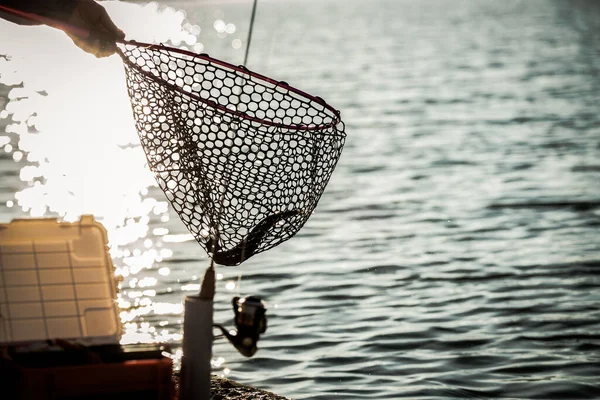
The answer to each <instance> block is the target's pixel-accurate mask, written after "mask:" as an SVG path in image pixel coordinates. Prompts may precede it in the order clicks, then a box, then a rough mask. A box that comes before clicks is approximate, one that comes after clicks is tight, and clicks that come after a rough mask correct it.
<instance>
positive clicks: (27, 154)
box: [0, 2, 239, 370]
mask: <svg viewBox="0 0 600 400" xmlns="http://www.w3.org/2000/svg"><path fill="white" fill-rule="evenodd" d="M104 5H105V6H106V7H107V9H108V10H109V13H110V14H111V16H112V17H113V19H114V20H115V22H116V24H117V25H118V26H119V27H120V28H122V29H123V30H124V31H125V32H126V33H127V38H128V39H135V40H137V41H142V42H150V43H153V42H156V43H167V44H169V45H172V46H187V47H188V48H191V49H193V50H196V51H202V50H203V48H204V45H203V43H201V42H200V41H199V40H198V36H199V35H200V33H201V27H200V26H198V25H196V24H193V23H190V22H187V20H186V15H185V12H184V11H181V10H179V11H178V10H176V9H174V8H172V7H166V6H159V5H158V4H157V3H150V4H146V5H141V6H140V5H135V4H124V3H118V2H105V3H104ZM218 17H219V18H223V15H222V13H221V14H218ZM214 27H215V30H216V31H217V32H216V33H215V34H218V35H219V37H225V36H228V35H231V34H233V33H234V32H235V29H236V28H235V25H234V24H233V23H230V22H228V23H226V22H224V21H223V20H222V19H216V20H215V22H214ZM0 32H1V36H2V37H3V38H14V40H10V41H6V40H3V41H2V48H1V49H0V54H3V55H6V57H5V58H0V83H1V84H4V85H9V86H13V87H12V88H11V89H10V91H9V92H8V93H7V96H6V98H7V99H8V103H7V104H6V105H5V107H4V99H2V103H1V104H0V109H2V108H4V110H3V111H2V112H1V114H0V118H2V119H3V120H5V121H4V122H5V123H4V124H2V125H1V127H4V125H6V134H7V136H0V149H2V151H3V152H5V153H6V154H7V155H9V156H10V158H11V159H12V161H13V162H15V163H17V164H18V165H19V176H18V178H19V179H20V181H22V182H23V184H20V185H18V187H17V188H15V189H16V191H15V192H14V193H13V198H11V199H8V200H5V204H6V206H7V207H8V208H13V207H19V208H20V209H21V210H22V214H23V215H28V216H31V217H42V216H57V217H59V218H61V219H63V220H65V221H76V220H77V219H79V217H80V216H81V215H82V214H93V215H94V216H95V218H96V219H97V220H98V221H100V222H102V224H103V225H104V226H105V227H106V229H107V231H108V236H109V241H110V252H111V255H112V257H113V260H114V262H115V265H116V266H117V275H118V276H120V278H121V283H120V293H119V297H118V304H119V306H120V308H121V313H120V316H121V319H122V321H123V328H124V329H123V338H122V343H135V342H155V341H160V342H169V343H176V344H178V343H179V342H180V341H181V338H182V335H181V316H182V312H183V306H182V303H181V301H182V299H183V293H182V292H193V291H196V292H197V291H198V289H199V284H198V283H184V284H181V285H180V284H179V282H181V279H180V277H178V278H174V279H173V280H172V281H171V280H170V275H171V270H170V268H168V267H165V266H161V265H160V263H161V262H162V261H163V260H165V259H169V258H170V257H171V256H172V255H173V252H172V250H171V249H170V248H169V247H168V244H170V243H183V242H189V241H193V238H192V236H191V235H190V234H188V233H186V232H181V231H180V232H178V233H175V234H169V232H170V228H169V227H168V223H169V222H170V220H171V218H170V216H169V213H168V211H169V208H168V204H167V202H166V201H165V199H164V196H163V195H162V193H161V192H160V191H159V190H158V189H157V187H156V182H155V180H154V177H153V176H152V174H151V172H150V171H149V169H148V168H147V165H146V160H145V157H144V154H143V151H142V149H141V147H140V145H139V140H138V137H137V133H136V132H135V128H134V122H133V118H132V113H131V106H130V104H129V98H128V95H127V90H126V86H125V78H124V71H123V65H122V61H121V59H120V58H119V57H118V56H112V57H109V58H106V59H96V58H95V57H93V56H91V55H88V54H87V53H84V52H82V51H81V50H79V49H78V48H77V47H76V46H74V45H73V44H72V43H71V40H70V39H69V38H68V37H67V36H66V35H64V34H63V33H62V32H60V31H57V30H53V29H50V28H47V27H21V26H18V25H14V24H11V23H8V22H6V21H4V20H0ZM238 40H239V39H238ZM15 216H21V215H19V212H13V213H12V215H11V216H10V218H11V219H12V218H13V217H15ZM3 217H5V216H4V215H3ZM159 221H160V222H159ZM157 223H160V225H156V224H157ZM174 223H175V224H176V229H181V227H180V226H178V225H177V224H178V220H177V221H174ZM152 224H154V226H151V225H152ZM198 251H200V250H199V247H198ZM200 270H201V269H200V267H198V269H197V270H195V273H196V275H194V276H192V281H191V282H198V280H199V276H198V274H199V273H200ZM219 278H220V279H222V275H220V277H219ZM188 279H189V277H188ZM159 280H161V281H162V282H163V283H164V281H167V283H169V282H170V283H174V284H176V285H174V286H177V288H176V289H177V290H176V292H177V293H174V294H173V295H172V296H169V294H171V293H172V292H173V288H172V287H167V288H166V289H164V288H161V289H160V291H161V293H160V294H161V296H160V298H158V297H157V284H158V283H159ZM163 286H164V285H163ZM165 299H168V301H165ZM152 316H160V317H161V318H170V317H172V318H170V319H165V320H161V321H152V322H147V319H148V318H149V317H152ZM180 354H181V352H180V351H177V352H176V354H175V359H176V361H177V359H178V355H179V356H180ZM223 364H224V359H223V357H220V358H218V359H217V361H215V367H218V370H223V367H224V366H223Z"/></svg>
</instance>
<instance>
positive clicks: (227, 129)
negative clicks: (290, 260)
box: [119, 42, 346, 265]
mask: <svg viewBox="0 0 600 400" xmlns="http://www.w3.org/2000/svg"><path fill="white" fill-rule="evenodd" d="M119 54H120V56H121V58H123V60H124V64H125V71H126V76H127V86H128V91H129V96H130V98H131V104H132V108H133V113H134V119H135V123H136V128H137V131H138V133H139V136H140V140H141V143H142V147H143V149H144V151H145V153H146V157H147V160H148V165H149V167H150V169H151V170H152V171H153V172H154V174H155V176H156V178H157V181H158V184H159V186H160V187H161V189H162V190H163V191H164V193H165V195H166V197H167V199H168V200H169V201H170V202H171V204H172V206H173V208H174V209H175V211H176V212H177V214H179V216H180V217H181V219H182V221H183V223H184V224H185V225H186V226H187V228H188V229H189V231H190V232H191V233H192V234H193V235H194V237H195V238H196V240H197V241H198V243H200V245H201V246H202V247H203V248H204V249H205V250H206V251H207V252H208V253H209V254H212V257H213V259H214V260H215V262H217V263H219V264H223V265H237V264H239V263H241V262H243V261H244V260H246V259H248V258H249V257H251V256H252V255H254V254H258V253H260V252H263V251H265V250H268V249H270V248H272V247H274V246H276V245H278V244H279V243H281V242H284V241H285V240H288V239H290V238H291V237H292V236H293V235H295V234H296V232H298V230H299V229H300V228H301V227H302V226H303V225H304V224H305V223H306V221H307V220H308V218H309V216H310V215H311V213H312V211H313V210H314V208H315V206H316V205H317V202H318V201H319V198H320V197H321V194H322V193H323V190H324V189H325V186H326V185H327V182H328V181H329V178H330V177H331V174H332V172H333V170H334V168H335V165H336V163H337V161H338V159H339V157H340V154H341V151H342V147H343V145H344V141H345V136H346V135H345V132H344V124H343V123H342V122H341V120H340V115H339V112H338V111H336V110H335V109H333V108H332V107H331V106H329V105H328V104H327V103H325V101H323V100H322V99H320V98H318V97H314V96H311V95H308V94H306V93H304V92H302V91H300V90H298V89H295V88H293V87H291V86H289V85H288V84H287V83H285V82H277V81H274V80H272V79H269V78H267V77H264V76H262V75H259V74H256V73H254V72H250V71H249V70H247V69H246V68H244V67H242V66H234V65H231V64H228V63H225V62H223V61H219V60H216V59H214V58H211V57H209V56H207V55H204V54H202V55H197V54H194V53H190V52H187V51H185V50H180V49H173V48H169V47H165V46H162V45H145V44H141V43H135V42H128V43H125V44H120V45H119Z"/></svg>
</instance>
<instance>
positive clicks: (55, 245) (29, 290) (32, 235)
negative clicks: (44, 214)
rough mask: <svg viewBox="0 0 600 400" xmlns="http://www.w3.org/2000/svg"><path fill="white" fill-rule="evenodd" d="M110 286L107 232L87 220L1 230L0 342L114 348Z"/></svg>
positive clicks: (115, 321) (17, 223)
mask: <svg viewBox="0 0 600 400" xmlns="http://www.w3.org/2000/svg"><path fill="white" fill-rule="evenodd" d="M115 288H116V284H115V278H114V267H113V264H112V260H111V258H110V255H109V253H108V237H107V234H106V229H104V227H103V226H102V225H101V224H100V223H99V222H97V221H95V220H94V218H93V217H92V216H90V215H85V216H82V217H81V219H80V220H79V221H78V222H74V223H67V222H58V220H57V219H54V218H52V219H49V218H46V219H15V220H13V221H12V222H10V223H8V224H0V343H22V342H30V341H38V340H46V339H57V338H60V339H67V340H77V341H79V342H82V343H85V344H108V343H114V344H117V343H119V339H120V335H121V323H120V320H119V315H118V306H117V304H116V289H115Z"/></svg>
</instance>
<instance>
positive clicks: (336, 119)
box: [117, 40, 343, 131]
mask: <svg viewBox="0 0 600 400" xmlns="http://www.w3.org/2000/svg"><path fill="white" fill-rule="evenodd" d="M121 44H122V45H124V46H135V47H141V48H145V49H150V50H156V51H164V52H168V53H178V54H181V55H184V56H186V57H190V58H191V59H200V60H204V61H205V62H207V63H209V64H213V65H219V66H221V67H224V68H227V69H230V70H232V71H234V72H236V73H240V74H242V75H241V76H240V77H241V78H244V76H243V75H246V76H247V79H254V80H255V81H257V82H265V83H268V84H269V85H273V88H274V89H277V88H281V89H282V90H287V91H289V92H292V93H294V94H296V95H298V96H300V97H301V98H304V99H306V100H308V101H309V102H311V103H315V104H319V105H320V106H322V107H323V108H324V109H325V110H327V111H329V112H330V113H331V122H329V123H325V124H316V125H306V124H283V123H277V122H273V121H271V120H270V119H267V118H256V117H253V116H251V115H248V114H246V113H244V112H240V111H235V110H232V109H231V108H228V107H227V106H224V105H221V104H218V103H216V102H214V101H212V100H210V99H208V98H203V97H201V96H198V95H197V94H195V93H190V92H188V91H185V90H183V89H182V88H181V87H180V86H178V85H175V84H172V83H170V82H166V81H165V80H163V79H161V78H159V77H158V76H156V75H155V74H153V73H152V72H149V71H147V70H144V69H143V68H142V67H140V66H139V65H137V64H135V63H134V62H133V61H131V59H130V58H129V57H128V56H127V55H126V54H125V53H124V52H123V51H122V50H121V49H120V48H119V47H118V48H117V49H118V54H119V56H120V57H121V58H122V59H123V62H124V63H125V64H127V65H128V66H129V67H130V68H134V69H136V70H137V71H138V72H139V73H141V74H143V75H145V76H146V77H148V78H150V79H152V80H154V81H155V82H157V83H159V84H161V85H166V86H168V87H169V88H171V89H172V90H175V91H177V92H179V93H181V94H183V95H186V96H189V97H191V98H193V99H194V100H197V101H199V102H201V103H204V104H206V105H208V106H210V107H213V108H215V109H218V110H220V111H222V112H225V113H229V114H233V115H235V116H236V118H241V119H245V120H249V121H251V122H256V123H259V124H263V125H266V126H272V127H275V128H283V129H289V130H298V131H302V130H306V131H315V130H327V129H328V128H332V127H335V126H337V125H338V124H340V123H343V122H342V121H341V117H340V112H339V110H336V109H335V108H333V107H332V106H330V105H329V104H327V102H326V101H325V100H323V99H322V98H321V97H319V96H313V95H311V94H308V93H306V92H305V91H303V90H300V89H297V88H295V87H293V86H291V85H289V84H288V83H287V82H285V81H277V80H275V79H272V78H269V77H267V76H264V75H262V74H259V73H257V72H253V71H250V70H249V69H248V68H246V67H245V66H243V65H234V64H231V63H228V62H226V61H222V60H219V59H217V58H213V57H211V56H209V55H208V54H206V53H201V54H197V53H193V52H191V51H188V50H184V49H179V48H175V47H168V46H165V45H162V44H151V43H144V42H137V41H135V40H129V41H123V42H121Z"/></svg>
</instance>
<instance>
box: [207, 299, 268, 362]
mask: <svg viewBox="0 0 600 400" xmlns="http://www.w3.org/2000/svg"><path fill="white" fill-rule="evenodd" d="M231 304H232V306H233V312H234V318H233V322H234V323H235V327H236V329H237V331H228V330H227V329H225V327H223V326H222V325H219V324H215V325H214V326H215V327H217V328H219V329H220V330H221V332H222V333H223V336H225V337H226V338H227V339H228V340H229V342H231V344H233V346H234V347H235V348H236V349H237V350H238V351H239V352H240V353H241V354H242V355H244V356H246V357H252V356H253V355H254V353H256V350H258V348H257V347H256V344H257V343H258V339H259V336H260V334H261V333H265V331H266V330H267V316H266V312H267V309H266V307H265V304H264V303H263V301H262V299H261V298H260V297H257V296H246V297H241V298H240V297H237V296H236V297H234V298H233V300H232V301H231Z"/></svg>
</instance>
